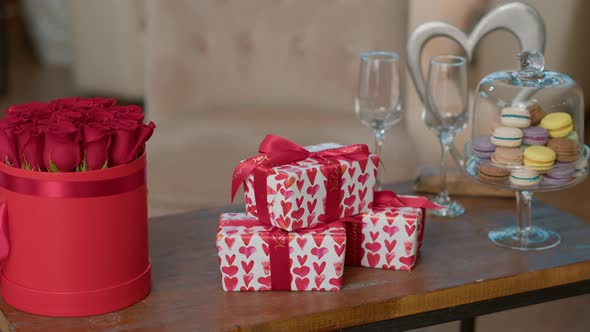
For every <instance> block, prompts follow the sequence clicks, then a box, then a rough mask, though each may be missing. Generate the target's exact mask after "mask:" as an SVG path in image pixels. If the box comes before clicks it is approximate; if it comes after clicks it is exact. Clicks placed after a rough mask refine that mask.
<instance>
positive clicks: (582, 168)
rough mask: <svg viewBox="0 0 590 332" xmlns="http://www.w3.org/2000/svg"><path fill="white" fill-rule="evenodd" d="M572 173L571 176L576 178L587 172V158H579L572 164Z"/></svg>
mask: <svg viewBox="0 0 590 332" xmlns="http://www.w3.org/2000/svg"><path fill="white" fill-rule="evenodd" d="M574 167H575V168H574V174H573V177H575V178H578V177H581V176H584V174H586V173H588V161H587V160H579V161H578V162H577V163H576V164H575V166H574Z"/></svg>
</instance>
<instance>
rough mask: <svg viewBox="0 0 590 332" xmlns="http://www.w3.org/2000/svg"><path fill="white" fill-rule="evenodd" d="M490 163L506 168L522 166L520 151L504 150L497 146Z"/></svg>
mask: <svg viewBox="0 0 590 332" xmlns="http://www.w3.org/2000/svg"><path fill="white" fill-rule="evenodd" d="M492 161H493V162H494V163H496V164H500V165H506V166H519V165H522V151H521V150H520V148H505V147H503V146H499V147H497V148H496V151H495V152H494V154H493V155H492Z"/></svg>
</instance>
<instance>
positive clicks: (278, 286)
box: [219, 219, 330, 291]
mask: <svg viewBox="0 0 590 332" xmlns="http://www.w3.org/2000/svg"><path fill="white" fill-rule="evenodd" d="M222 226H244V227H252V226H265V225H264V224H261V223H260V222H259V221H258V220H255V219H239V220H237V219H236V220H221V221H220V222H219V227H222ZM329 226H330V225H328V224H325V223H321V224H318V225H317V226H314V227H311V228H306V229H305V231H310V232H322V231H324V230H326V228H328V227H329ZM265 233H266V235H265V234H264V233H259V235H260V237H262V238H266V239H267V244H268V252H269V261H270V282H271V290H274V291H289V290H291V278H292V275H291V263H290V259H289V232H287V231H285V230H282V229H280V228H276V227H273V228H272V229H271V230H269V231H266V232H265Z"/></svg>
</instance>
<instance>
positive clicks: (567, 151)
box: [547, 137, 578, 163]
mask: <svg viewBox="0 0 590 332" xmlns="http://www.w3.org/2000/svg"><path fill="white" fill-rule="evenodd" d="M547 147H549V148H550V149H551V150H553V151H555V153H556V154H557V159H556V160H557V161H561V162H563V163H571V162H574V161H576V160H578V141H573V140H571V139H567V138H564V137H562V138H552V139H550V140H549V143H547Z"/></svg>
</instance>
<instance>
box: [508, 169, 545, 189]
mask: <svg viewBox="0 0 590 332" xmlns="http://www.w3.org/2000/svg"><path fill="white" fill-rule="evenodd" d="M510 183H512V184H513V185H515V186H518V187H530V186H534V185H536V184H539V183H541V176H540V175H539V173H537V172H535V171H533V170H530V169H526V168H523V169H515V170H513V171H512V172H511V173H510Z"/></svg>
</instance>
